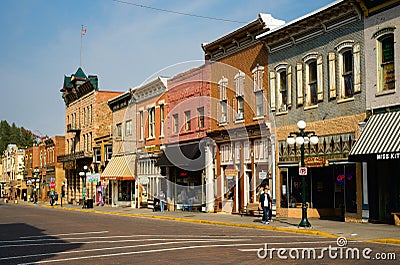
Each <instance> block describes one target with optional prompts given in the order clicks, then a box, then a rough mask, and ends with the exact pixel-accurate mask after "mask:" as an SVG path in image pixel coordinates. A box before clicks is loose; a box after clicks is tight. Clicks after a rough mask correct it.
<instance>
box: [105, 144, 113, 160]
mask: <svg viewBox="0 0 400 265" xmlns="http://www.w3.org/2000/svg"><path fill="white" fill-rule="evenodd" d="M111 157H112V145H105V146H104V161H110V160H111Z"/></svg>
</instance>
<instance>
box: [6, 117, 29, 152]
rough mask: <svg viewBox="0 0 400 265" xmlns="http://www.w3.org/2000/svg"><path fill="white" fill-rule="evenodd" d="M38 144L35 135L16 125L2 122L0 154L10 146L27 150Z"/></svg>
mask: <svg viewBox="0 0 400 265" xmlns="http://www.w3.org/2000/svg"><path fill="white" fill-rule="evenodd" d="M35 142H36V137H35V136H34V134H33V133H32V132H31V131H29V130H27V129H25V128H24V127H17V126H16V125H15V123H12V125H11V126H10V124H9V123H8V122H7V121H5V120H2V121H1V122H0V152H1V153H0V154H2V153H3V152H4V150H6V149H7V145H8V144H16V145H17V146H18V147H19V148H26V147H30V146H32V145H33V143H35Z"/></svg>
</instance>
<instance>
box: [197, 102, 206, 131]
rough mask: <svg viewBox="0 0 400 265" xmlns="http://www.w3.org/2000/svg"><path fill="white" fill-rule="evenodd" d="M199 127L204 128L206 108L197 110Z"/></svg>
mask: <svg viewBox="0 0 400 265" xmlns="http://www.w3.org/2000/svg"><path fill="white" fill-rule="evenodd" d="M197 127H198V128H199V129H202V128H204V107H200V108H197Z"/></svg>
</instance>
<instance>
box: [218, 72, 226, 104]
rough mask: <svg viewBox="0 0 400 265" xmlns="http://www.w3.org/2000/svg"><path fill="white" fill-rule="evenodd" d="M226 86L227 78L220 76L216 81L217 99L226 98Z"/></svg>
mask: <svg viewBox="0 0 400 265" xmlns="http://www.w3.org/2000/svg"><path fill="white" fill-rule="evenodd" d="M227 86H228V79H227V78H225V77H222V78H221V80H219V82H218V87H219V100H226V99H227V98H226V87H227Z"/></svg>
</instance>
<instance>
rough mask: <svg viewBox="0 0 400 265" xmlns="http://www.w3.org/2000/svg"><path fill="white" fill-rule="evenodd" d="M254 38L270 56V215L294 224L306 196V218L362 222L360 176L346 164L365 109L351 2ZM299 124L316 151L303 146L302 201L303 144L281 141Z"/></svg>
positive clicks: (358, 30)
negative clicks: (272, 186) (272, 181)
mask: <svg viewBox="0 0 400 265" xmlns="http://www.w3.org/2000/svg"><path fill="white" fill-rule="evenodd" d="M257 38H258V39H260V40H261V41H263V43H264V45H265V47H266V49H267V50H268V73H267V75H268V76H269V92H268V93H269V99H270V101H269V104H270V106H271V110H272V112H273V116H274V120H275V125H276V150H277V152H276V161H277V168H276V171H277V178H276V207H277V211H276V215H277V216H278V217H300V216H301V214H302V207H303V205H302V203H301V202H302V197H303V196H306V202H307V205H308V206H309V208H308V215H309V216H311V217H322V216H324V217H328V216H329V217H333V218H335V219H336V218H339V219H346V220H357V221H360V220H361V205H362V203H361V200H362V187H363V182H362V173H363V172H362V168H361V165H360V164H356V163H354V162H351V161H349V160H348V154H349V151H350V148H351V147H352V144H353V141H354V139H356V138H357V137H358V135H359V122H362V121H363V120H364V119H365V109H366V103H365V99H366V89H365V83H364V81H363V80H362V77H363V76H365V75H364V73H365V70H364V64H363V63H362V62H363V60H364V54H365V49H364V35H363V19H362V13H361V11H360V8H359V7H358V5H357V4H356V1H335V2H333V3H331V4H329V5H327V6H325V7H323V8H321V9H319V10H316V11H314V12H312V13H309V14H307V15H305V16H303V17H300V18H298V19H296V20H294V21H292V22H289V23H287V24H285V25H284V26H282V27H280V28H277V29H275V30H271V31H269V32H266V33H263V34H261V35H259V36H258V37H257ZM299 120H304V121H305V122H306V124H307V127H306V131H314V132H315V133H316V134H317V136H318V137H319V141H318V144H317V145H311V144H310V143H309V141H308V140H307V139H306V144H305V166H306V167H307V168H308V173H307V176H306V189H305V194H304V192H303V191H302V188H303V186H302V185H303V182H302V178H301V176H299V162H300V153H301V148H300V147H301V144H297V146H296V145H294V146H289V145H288V143H287V141H286V140H287V138H288V136H289V135H290V134H291V132H298V131H299V129H298V128H297V126H296V124H297V122H298V121H299ZM309 136H311V135H309ZM304 207H305V206H304ZM305 211H307V209H305Z"/></svg>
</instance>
